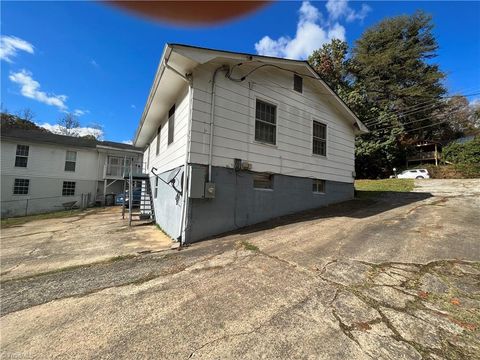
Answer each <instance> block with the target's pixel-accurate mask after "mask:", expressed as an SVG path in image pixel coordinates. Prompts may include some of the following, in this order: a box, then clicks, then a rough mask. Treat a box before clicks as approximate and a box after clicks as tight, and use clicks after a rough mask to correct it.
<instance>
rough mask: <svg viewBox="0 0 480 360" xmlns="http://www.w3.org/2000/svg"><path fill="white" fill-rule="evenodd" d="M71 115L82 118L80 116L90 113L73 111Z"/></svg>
mask: <svg viewBox="0 0 480 360" xmlns="http://www.w3.org/2000/svg"><path fill="white" fill-rule="evenodd" d="M72 113H73V115H75V116H82V115H85V114H88V113H90V111H89V110H81V109H75V110H73V111H72Z"/></svg>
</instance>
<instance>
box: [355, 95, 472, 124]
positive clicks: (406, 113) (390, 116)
mask: <svg viewBox="0 0 480 360" xmlns="http://www.w3.org/2000/svg"><path fill="white" fill-rule="evenodd" d="M479 94H480V92H476V93H471V94H458V95H452V96H444V97H441V98H440V99H449V98H454V97H458V96H463V97H470V96H475V95H479ZM435 102H436V100H435V101H431V103H430V104H429V105H424V106H422V107H420V108H417V109H414V108H415V107H417V105H415V106H413V107H412V108H410V110H409V108H408V107H407V108H406V110H407V112H405V113H402V111H405V110H398V111H395V112H394V113H391V114H388V115H387V117H386V118H385V119H388V118H392V117H394V116H395V115H398V116H410V115H413V114H416V113H419V112H422V111H425V110H429V108H432V109H434V108H436V107H438V105H436V104H435ZM370 119H371V120H370V121H369V120H368V119H367V120H365V121H363V123H364V124H365V125H367V126H370V125H373V124H375V123H376V122H378V117H376V118H370ZM374 120H377V121H374Z"/></svg>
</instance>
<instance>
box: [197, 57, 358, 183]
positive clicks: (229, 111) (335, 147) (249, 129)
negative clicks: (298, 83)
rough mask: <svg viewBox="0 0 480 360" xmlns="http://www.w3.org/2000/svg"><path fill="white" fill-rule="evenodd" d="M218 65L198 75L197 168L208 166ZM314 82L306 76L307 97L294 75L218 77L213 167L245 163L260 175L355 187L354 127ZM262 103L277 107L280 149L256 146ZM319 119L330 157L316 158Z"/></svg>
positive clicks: (262, 72)
mask: <svg viewBox="0 0 480 360" xmlns="http://www.w3.org/2000/svg"><path fill="white" fill-rule="evenodd" d="M216 66H218V65H212V64H210V65H203V66H200V67H198V68H197V69H196V71H195V72H194V74H193V79H194V93H193V114H192V129H191V131H192V133H191V141H192V143H191V149H190V154H189V162H191V163H199V164H207V163H208V150H209V122H210V108H211V106H210V99H211V77H212V73H213V71H214V69H215V67H216ZM242 70H243V68H242ZM243 71H247V70H243ZM233 76H235V74H234V75H233ZM312 81H315V80H310V79H308V78H305V77H304V81H303V93H297V92H295V91H293V74H292V73H290V72H285V71H282V70H277V69H274V70H272V69H261V70H257V71H256V72H255V73H253V74H252V75H251V76H249V77H248V78H247V79H246V80H245V81H243V82H241V83H237V82H233V81H230V80H228V79H226V78H225V76H224V73H220V74H219V75H217V82H216V84H217V85H216V96H215V128H214V140H213V165H214V166H228V167H232V166H233V159H234V158H241V159H242V160H246V161H249V162H250V163H251V164H252V170H254V171H269V172H273V173H279V174H284V175H294V176H302V177H312V178H319V179H326V180H333V181H341V182H349V183H351V182H353V178H352V172H353V171H354V146H355V145H354V140H355V136H354V131H353V126H352V125H351V124H349V123H348V122H347V120H345V119H343V118H342V117H341V115H340V114H339V113H338V112H337V111H336V110H335V109H334V107H333V106H332V105H331V104H330V103H329V101H328V99H329V98H328V97H331V95H329V94H326V93H325V94H321V93H319V90H318V89H317V88H316V86H315V85H313V84H312ZM257 98H258V99H260V100H263V101H267V102H270V103H272V104H275V105H277V138H276V144H275V145H269V144H262V143H258V142H256V141H255V104H256V99H257ZM313 120H317V121H320V122H322V123H324V124H326V125H327V156H326V157H324V156H319V155H314V154H313V153H312V132H313Z"/></svg>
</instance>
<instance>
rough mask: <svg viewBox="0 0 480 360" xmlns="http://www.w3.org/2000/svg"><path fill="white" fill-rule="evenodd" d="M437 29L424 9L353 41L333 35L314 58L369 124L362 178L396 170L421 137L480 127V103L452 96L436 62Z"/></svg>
mask: <svg viewBox="0 0 480 360" xmlns="http://www.w3.org/2000/svg"><path fill="white" fill-rule="evenodd" d="M432 30H433V23H432V18H431V17H430V16H429V15H427V14H425V13H423V12H417V13H415V14H414V15H412V16H407V15H403V16H397V17H393V18H387V19H384V20H382V21H381V22H380V23H378V24H376V25H374V26H373V27H371V28H369V29H367V30H366V31H365V32H364V33H363V35H362V36H361V37H360V38H359V39H358V40H357V41H356V43H355V44H354V46H353V48H351V49H349V46H348V44H347V43H346V42H343V41H340V40H333V41H332V42H330V43H328V44H325V45H324V46H323V47H322V48H321V49H318V50H317V51H315V52H314V53H313V54H312V55H311V56H310V57H309V59H308V61H309V63H310V64H311V65H312V67H313V68H314V69H315V70H316V71H317V72H318V73H319V74H320V76H321V77H322V78H323V79H324V80H325V81H326V82H327V84H328V85H329V86H330V87H331V88H332V89H333V90H334V91H335V92H336V93H337V94H338V95H339V96H340V97H341V98H342V99H343V100H344V101H345V102H346V103H347V105H349V107H350V108H351V109H352V110H353V111H354V112H355V113H356V114H357V115H358V116H359V118H360V120H362V121H363V122H364V123H365V125H367V127H368V128H369V130H370V133H368V134H365V135H362V136H359V137H357V139H356V146H355V156H356V173H357V177H358V178H377V177H386V176H388V175H390V174H391V172H392V168H394V167H397V168H399V167H402V166H404V165H405V158H406V156H407V154H408V153H409V152H410V151H412V144H414V143H415V142H416V141H418V140H436V141H441V142H443V143H447V142H449V141H451V140H454V139H456V138H458V137H461V136H465V135H476V134H478V133H479V131H480V121H479V112H480V111H479V107H478V106H477V107H474V106H472V105H471V104H470V103H469V101H468V98H467V97H465V96H463V95H461V94H459V95H455V96H447V95H446V94H447V91H446V89H445V86H444V80H445V79H446V74H445V73H444V72H442V71H441V69H439V66H438V65H436V64H435V63H434V59H435V57H436V56H437V50H438V44H437V41H436V39H435V37H434V35H433V32H432ZM478 91H479V90H477V92H478ZM468 95H472V94H466V96H468Z"/></svg>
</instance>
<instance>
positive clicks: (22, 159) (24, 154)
mask: <svg viewBox="0 0 480 360" xmlns="http://www.w3.org/2000/svg"><path fill="white" fill-rule="evenodd" d="M29 151H30V146H28V145H17V153H16V156H15V166H16V167H27V163H28V153H29Z"/></svg>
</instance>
